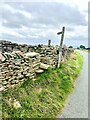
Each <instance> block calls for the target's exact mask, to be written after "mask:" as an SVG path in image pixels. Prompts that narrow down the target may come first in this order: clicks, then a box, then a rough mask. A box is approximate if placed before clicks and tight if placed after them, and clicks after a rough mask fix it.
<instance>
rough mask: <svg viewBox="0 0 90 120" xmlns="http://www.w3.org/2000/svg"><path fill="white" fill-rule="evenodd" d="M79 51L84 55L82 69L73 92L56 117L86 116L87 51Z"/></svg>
mask: <svg viewBox="0 0 90 120" xmlns="http://www.w3.org/2000/svg"><path fill="white" fill-rule="evenodd" d="M80 53H81V54H82V55H83V57H84V63H83V68H82V71H81V73H80V76H79V77H78V78H77V80H76V85H75V89H74V91H73V93H72V94H71V95H70V96H69V97H68V99H67V101H66V105H65V107H64V109H63V110H62V113H61V115H58V116H57V118H88V53H86V52H80Z"/></svg>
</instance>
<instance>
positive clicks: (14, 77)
mask: <svg viewBox="0 0 90 120" xmlns="http://www.w3.org/2000/svg"><path fill="white" fill-rule="evenodd" d="M4 44H5V43H4ZM11 44H12V43H10V46H9V47H8V49H9V51H8V52H6V51H7V50H6V49H5V51H4V49H3V51H1V52H0V91H3V90H7V89H8V88H10V87H14V86H16V85H17V84H20V83H22V82H23V81H25V80H27V79H28V78H29V79H33V80H34V79H35V77H36V75H37V74H40V73H42V72H44V70H46V69H48V68H49V67H51V68H55V67H57V63H58V53H59V52H58V46H57V47H54V46H47V45H38V46H29V47H26V49H27V50H26V51H25V50H23V47H22V52H21V50H18V49H16V46H19V45H16V46H15V47H14V48H13V50H11V49H10V48H11ZM22 46H23V45H22ZM19 47H20V46H19ZM24 49H25V48H24ZM27 51H28V52H27ZM73 51H74V50H73V49H69V48H67V47H66V46H63V49H62V61H65V60H66V58H67V57H69V56H70V54H71V53H72V52H73Z"/></svg>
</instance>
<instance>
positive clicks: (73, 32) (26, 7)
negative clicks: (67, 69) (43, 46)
mask: <svg viewBox="0 0 90 120" xmlns="http://www.w3.org/2000/svg"><path fill="white" fill-rule="evenodd" d="M55 2H59V3H53V4H52V3H49V4H48V3H22V2H21V3H19V4H17V3H7V4H2V5H1V8H0V11H1V13H2V15H3V17H2V18H1V20H2V21H0V26H1V27H0V33H2V34H3V35H4V37H3V38H4V39H7V38H8V39H11V40H12V41H13V40H15V38H16V39H17V42H20V40H21V41H22V40H23V43H25V42H26V43H29V42H30V41H32V43H34V44H36V43H37V42H38V43H39V42H40V43H45V41H46V40H47V39H51V40H52V41H53V43H54V44H58V42H57V41H59V40H58V39H60V36H57V32H58V31H61V28H62V26H65V27H66V31H65V39H68V40H70V41H71V39H74V41H75V39H76V40H77V39H78V40H81V39H83V40H84V39H85V38H86V39H87V0H83V1H82V0H79V1H78V0H75V1H72V0H67V1H63V0H56V1H55ZM85 11H86V12H85ZM2 25H3V27H2ZM5 35H6V38H5ZM10 35H11V37H10ZM76 36H77V37H76ZM20 38H21V39H20ZM1 39H2V38H1ZM74 43H75V42H74ZM76 44H78V43H76Z"/></svg>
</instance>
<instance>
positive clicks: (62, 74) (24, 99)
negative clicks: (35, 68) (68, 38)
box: [2, 52, 83, 118]
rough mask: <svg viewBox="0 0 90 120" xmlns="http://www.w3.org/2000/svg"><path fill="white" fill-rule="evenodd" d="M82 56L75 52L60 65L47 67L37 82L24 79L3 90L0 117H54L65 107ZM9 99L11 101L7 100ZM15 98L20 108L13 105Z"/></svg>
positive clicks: (81, 62) (79, 68) (78, 70)
mask: <svg viewBox="0 0 90 120" xmlns="http://www.w3.org/2000/svg"><path fill="white" fill-rule="evenodd" d="M82 59H83V57H82V56H81V55H80V53H78V52H74V53H73V54H72V56H71V57H70V58H68V60H67V62H65V63H61V66H60V68H55V69H53V70H52V69H49V70H47V71H45V72H44V73H43V74H41V75H40V76H38V78H37V80H36V81H32V80H30V79H28V80H26V81H25V82H24V83H23V84H22V85H21V86H16V87H15V88H13V89H9V90H7V91H5V92H3V93H2V117H3V118H55V116H56V115H57V114H58V113H60V111H61V110H62V108H63V107H64V103H65V100H66V98H67V96H68V94H69V93H70V92H71V91H72V90H73V88H74V86H73V84H74V81H75V79H76V77H77V76H78V75H79V73H80V70H81V68H82V64H83V60H82ZM10 100H11V103H10ZM14 100H16V101H18V102H19V104H20V105H21V107H19V108H17V109H16V108H14V106H13V104H14Z"/></svg>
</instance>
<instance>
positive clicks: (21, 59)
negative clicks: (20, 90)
mask: <svg viewBox="0 0 90 120" xmlns="http://www.w3.org/2000/svg"><path fill="white" fill-rule="evenodd" d="M20 53H21V52H19V51H18V52H14V53H12V54H11V55H10V56H9V54H8V53H5V54H4V57H6V56H7V55H8V56H9V57H8V59H7V58H5V59H4V61H2V59H1V63H0V74H1V75H0V82H1V86H0V91H2V90H5V89H7V88H10V87H13V86H15V85H16V84H19V83H22V82H23V81H25V79H26V78H30V79H33V78H34V77H35V76H36V73H35V71H36V70H37V69H39V66H40V55H39V54H38V53H27V54H22V53H21V54H20ZM5 55H6V56H5ZM10 58H11V59H10Z"/></svg>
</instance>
